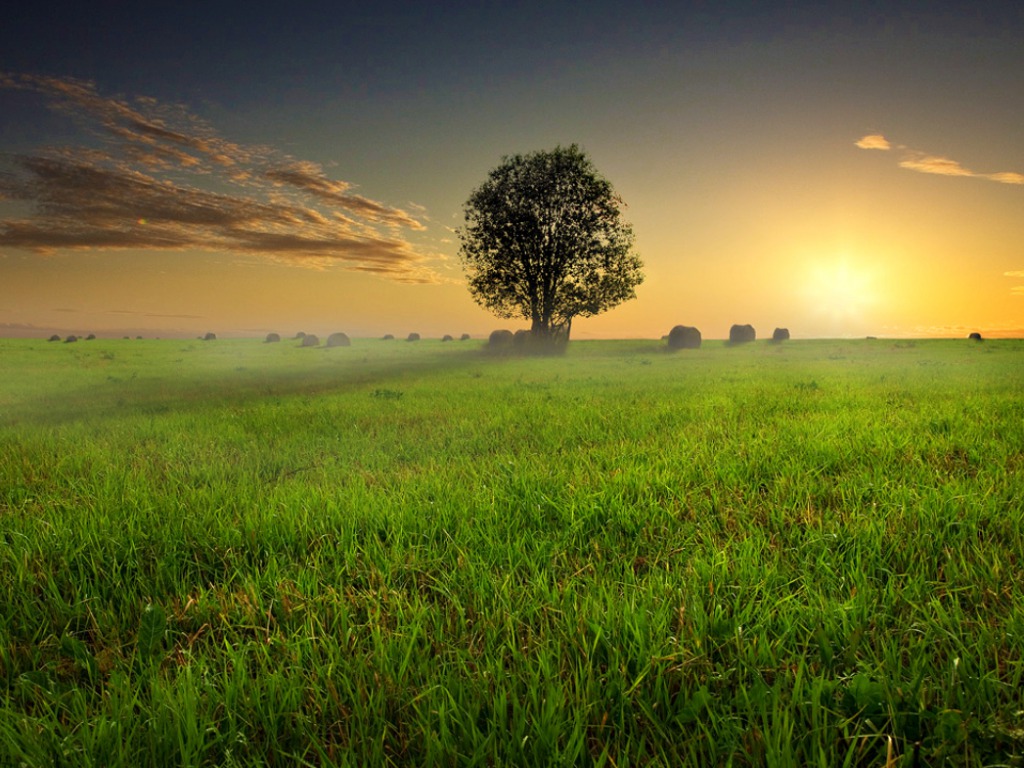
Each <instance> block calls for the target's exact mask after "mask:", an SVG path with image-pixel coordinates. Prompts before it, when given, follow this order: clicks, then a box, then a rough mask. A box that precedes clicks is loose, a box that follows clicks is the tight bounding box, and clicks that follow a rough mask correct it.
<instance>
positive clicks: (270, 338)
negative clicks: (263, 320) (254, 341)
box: [264, 333, 281, 344]
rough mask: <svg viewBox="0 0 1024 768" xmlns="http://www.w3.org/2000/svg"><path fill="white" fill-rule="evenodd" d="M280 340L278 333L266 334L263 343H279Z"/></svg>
mask: <svg viewBox="0 0 1024 768" xmlns="http://www.w3.org/2000/svg"><path fill="white" fill-rule="evenodd" d="M280 340H281V334H279V333H268V334H267V338H266V340H265V341H264V343H266V344H271V343H273V342H275V341H280Z"/></svg>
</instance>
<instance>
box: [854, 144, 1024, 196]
mask: <svg viewBox="0 0 1024 768" xmlns="http://www.w3.org/2000/svg"><path fill="white" fill-rule="evenodd" d="M854 145H855V146H857V147H860V148H861V149H884V150H888V149H891V148H892V144H891V143H890V142H889V140H888V139H886V138H885V137H884V136H882V135H881V134H871V135H869V136H863V137H861V138H860V139H858V140H857V141H855V142H854ZM899 149H900V150H901V151H902V152H903V158H902V159H901V160H900V161H899V163H898V165H899V167H900V168H906V169H907V170H909V171H918V172H919V173H934V174H937V175H939V176H969V177H971V178H976V179H988V180H989V181H997V182H999V183H1000V184H1024V174H1022V173H1016V172H1015V171H999V172H997V173H978V172H975V171H972V170H970V169H969V168H965V167H964V166H963V165H961V164H960V163H959V162H958V161H956V160H951V159H950V158H948V157H941V156H939V155H929V154H927V153H926V152H919V151H917V150H914V149H909V148H907V147H904V146H900V147H899Z"/></svg>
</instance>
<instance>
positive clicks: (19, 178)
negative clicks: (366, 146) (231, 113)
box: [0, 74, 440, 283]
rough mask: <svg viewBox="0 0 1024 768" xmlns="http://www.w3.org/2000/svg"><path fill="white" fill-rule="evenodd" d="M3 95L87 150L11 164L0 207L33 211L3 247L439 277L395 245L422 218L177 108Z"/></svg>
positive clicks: (13, 80) (41, 81)
mask: <svg viewBox="0 0 1024 768" xmlns="http://www.w3.org/2000/svg"><path fill="white" fill-rule="evenodd" d="M0 88H8V89H18V90H23V91H30V92H33V93H37V94H41V95H42V96H43V97H44V98H46V99H47V100H48V103H49V105H50V106H51V107H52V108H53V109H55V110H57V111H59V112H61V113H64V114H67V115H69V116H70V117H72V118H73V119H74V120H75V121H76V122H78V123H79V124H80V125H82V127H83V128H84V129H85V130H86V131H88V132H89V134H91V135H92V136H93V138H94V139H95V140H94V141H93V142H92V143H91V144H90V143H86V142H83V143H82V144H81V145H80V146H73V147H51V148H46V149H42V150H39V151H37V152H34V153H32V154H29V155H17V156H14V157H12V158H10V159H9V160H8V167H9V170H7V171H6V172H2V173H0V200H7V201H14V202H18V203H21V204H22V205H27V206H28V208H29V213H28V214H27V215H25V214H23V215H21V216H5V217H0V248H2V247H7V248H18V249H25V250H28V251H32V252H37V253H52V252H55V251H77V250H88V249H159V250H184V249H201V250H207V251H216V252H226V253H234V254H247V255H255V256H258V257H261V258H267V259H270V260H274V261H283V262H287V263H291V264H298V265H302V266H308V267H313V268H319V269H322V268H325V267H329V266H340V267H342V268H345V269H350V270H354V271H359V272H368V273H372V274H375V275H380V276H382V277H386V278H389V279H393V280H398V281H401V282H414V283H424V282H437V281H438V280H439V279H440V278H439V277H438V276H437V275H436V274H435V273H434V272H433V270H432V269H430V268H429V266H428V265H427V264H426V262H427V261H428V259H429V257H428V256H427V255H424V254H422V253H420V252H419V251H418V250H417V248H416V247H415V246H414V245H413V244H412V243H410V242H409V241H408V240H407V239H406V238H405V237H404V235H403V234H402V233H403V231H406V230H407V231H423V230H425V229H426V227H425V226H424V225H423V224H422V223H421V222H420V221H419V220H418V219H417V217H416V216H414V215H413V214H411V213H409V212H408V211H406V210H403V209H401V208H397V207H393V206H389V205H386V204H384V203H381V202H378V201H376V200H372V199H370V198H368V197H365V196H363V195H358V194H355V193H354V192H353V191H352V190H353V186H354V185H353V184H352V183H350V182H348V181H343V180H340V179H331V178H329V177H328V176H327V175H326V174H325V172H324V170H323V168H322V167H321V166H319V165H318V164H316V163H312V162H308V161H303V160H299V159H296V158H294V157H291V156H289V155H286V154H284V153H280V152H277V151H275V150H273V149H270V148H268V147H261V146H243V145H241V144H237V143H234V142H231V141H228V140H226V139H224V138H222V137H220V136H219V135H218V134H217V133H216V132H215V131H214V130H213V129H212V128H211V127H210V126H208V125H207V124H206V123H205V122H203V121H202V120H200V119H199V118H197V117H196V116H194V115H192V114H191V113H189V112H188V110H186V109H185V108H184V107H181V106H179V105H167V104H161V103H159V102H157V101H156V100H154V99H149V98H138V99H135V100H134V101H132V102H131V103H129V102H128V101H125V100H123V99H118V98H112V97H107V96H103V95H101V94H100V93H99V92H98V91H97V90H96V87H95V86H94V85H93V84H92V83H87V82H82V81H78V80H70V79H58V78H48V77H36V76H31V75H11V74H0ZM96 140H98V141H96ZM417 213H419V211H417ZM421 218H424V217H422V216H421Z"/></svg>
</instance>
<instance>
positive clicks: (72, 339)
mask: <svg viewBox="0 0 1024 768" xmlns="http://www.w3.org/2000/svg"><path fill="white" fill-rule="evenodd" d="M75 341H78V337H77V336H75V334H71V335H70V336H68V337H67V338H66V339H64V343H65V344H71V343H72V342H75Z"/></svg>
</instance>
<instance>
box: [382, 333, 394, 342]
mask: <svg viewBox="0 0 1024 768" xmlns="http://www.w3.org/2000/svg"><path fill="white" fill-rule="evenodd" d="M394 340H395V334H393V333H385V334H384V341H394Z"/></svg>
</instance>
